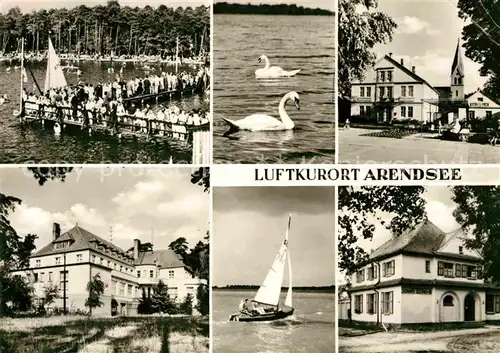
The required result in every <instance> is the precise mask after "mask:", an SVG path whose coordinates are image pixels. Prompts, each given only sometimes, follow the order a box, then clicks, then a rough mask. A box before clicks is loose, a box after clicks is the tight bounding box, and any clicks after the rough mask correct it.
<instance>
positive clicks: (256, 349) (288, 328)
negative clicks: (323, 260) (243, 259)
mask: <svg viewBox="0 0 500 353" xmlns="http://www.w3.org/2000/svg"><path fill="white" fill-rule="evenodd" d="M253 295H255V292H251V291H224V290H216V291H213V292H212V342H213V351H214V352H216V353H295V352H315V353H331V352H335V339H334V337H335V326H334V322H335V312H334V306H335V297H334V296H335V294H333V293H294V296H293V306H294V307H295V313H294V315H292V316H289V317H287V318H285V319H282V320H277V321H271V322H230V321H228V320H229V316H230V315H231V314H234V313H237V312H238V304H239V303H240V301H241V300H242V299H245V298H252V297H253ZM284 296H285V295H284V294H283V297H284Z"/></svg>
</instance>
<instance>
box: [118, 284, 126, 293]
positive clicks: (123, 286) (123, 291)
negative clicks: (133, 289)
mask: <svg viewBox="0 0 500 353" xmlns="http://www.w3.org/2000/svg"><path fill="white" fill-rule="evenodd" d="M119 287H120V295H125V283H120V284H119Z"/></svg>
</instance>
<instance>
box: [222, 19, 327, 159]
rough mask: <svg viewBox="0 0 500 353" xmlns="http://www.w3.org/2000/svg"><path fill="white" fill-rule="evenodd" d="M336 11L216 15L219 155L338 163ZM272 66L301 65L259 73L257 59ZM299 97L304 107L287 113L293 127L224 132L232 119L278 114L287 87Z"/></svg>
mask: <svg viewBox="0 0 500 353" xmlns="http://www.w3.org/2000/svg"><path fill="white" fill-rule="evenodd" d="M334 21H335V19H334V17H322V16H258V15H215V16H214V30H213V33H214V63H213V64H214V142H213V145H214V151H213V155H214V162H215V163H334V162H335V125H334V124H335V123H334V121H335V116H334V112H335V109H334V108H335V106H334V103H333V102H334V100H333V86H334V69H333V68H334V43H335V40H334V28H335V23H334ZM263 54H264V55H267V56H268V57H269V60H270V62H271V66H274V65H275V66H280V67H282V68H283V69H285V70H294V69H302V71H301V72H300V73H299V74H298V75H297V76H295V77H292V78H281V79H276V80H257V79H256V78H255V70H256V69H258V68H261V67H263V66H264V64H259V63H258V62H257V59H258V58H259V56H261V55H263ZM290 91H296V92H297V93H298V94H299V96H300V110H299V111H297V110H296V108H295V107H294V105H293V104H290V103H289V104H288V105H287V112H288V114H289V116H290V117H291V119H292V120H293V121H294V122H295V126H296V127H295V129H294V130H291V131H275V132H238V133H236V134H231V135H229V136H224V133H225V132H227V130H228V127H227V125H226V124H225V123H224V121H223V120H222V119H221V116H224V117H226V118H229V119H231V120H238V119H243V118H245V117H246V116H248V115H251V114H255V113H263V114H268V115H271V116H274V117H276V118H278V117H279V114H278V104H279V101H280V99H281V98H282V97H283V96H284V95H285V94H286V93H288V92H290Z"/></svg>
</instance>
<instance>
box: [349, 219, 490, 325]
mask: <svg viewBox="0 0 500 353" xmlns="http://www.w3.org/2000/svg"><path fill="white" fill-rule="evenodd" d="M464 237H465V234H464V233H463V231H462V230H458V231H455V232H452V233H448V234H447V233H444V232H442V231H441V230H440V229H439V228H437V227H436V226H435V225H434V224H432V223H431V222H430V221H428V220H426V221H424V222H423V223H422V224H420V225H419V226H418V227H417V228H416V229H415V230H413V231H411V232H408V233H406V234H403V235H401V236H397V237H396V236H395V237H393V238H392V239H390V240H389V241H387V242H386V243H384V244H383V245H382V246H380V247H379V248H377V249H376V250H375V251H373V252H372V253H371V254H370V256H369V261H368V262H367V263H365V264H362V265H360V266H359V267H358V268H357V271H356V272H355V273H354V274H353V275H352V276H351V278H350V283H351V287H350V289H349V298H350V305H349V307H350V318H351V319H352V320H353V321H355V322H360V323H368V324H377V325H381V324H384V325H386V326H401V325H408V324H435V323H451V322H454V323H455V322H465V321H477V322H480V321H487V320H495V321H496V320H498V319H499V318H500V296H499V295H498V294H500V291H497V290H496V289H494V288H491V287H489V286H487V285H485V283H484V280H483V279H482V276H481V257H480V255H479V254H478V253H477V252H475V251H472V250H469V249H466V248H465V246H464V245H463V238H464Z"/></svg>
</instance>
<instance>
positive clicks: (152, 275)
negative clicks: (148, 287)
mask: <svg viewBox="0 0 500 353" xmlns="http://www.w3.org/2000/svg"><path fill="white" fill-rule="evenodd" d="M149 277H150V278H153V277H154V271H153V270H150V271H149Z"/></svg>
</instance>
